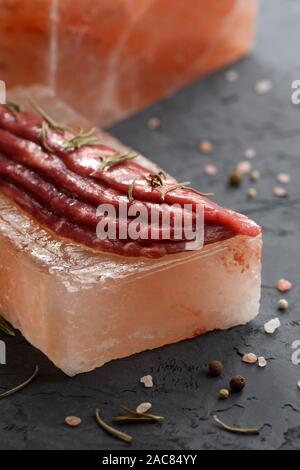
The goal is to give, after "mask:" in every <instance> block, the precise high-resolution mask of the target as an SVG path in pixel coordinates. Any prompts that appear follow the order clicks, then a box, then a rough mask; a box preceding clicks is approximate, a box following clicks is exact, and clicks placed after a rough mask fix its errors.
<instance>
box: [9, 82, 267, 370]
mask: <svg viewBox="0 0 300 470" xmlns="http://www.w3.org/2000/svg"><path fill="white" fill-rule="evenodd" d="M28 97H31V98H33V99H35V100H36V101H38V102H39V103H40V104H41V106H42V107H43V108H44V109H45V110H46V111H47V112H49V114H51V115H52V116H53V117H54V118H55V119H57V120H60V121H63V122H66V123H68V122H69V123H75V122H77V123H78V124H81V125H82V126H83V127H85V126H86V121H85V120H82V119H81V118H80V116H79V115H78V114H77V113H74V112H73V111H72V109H70V108H69V107H68V106H65V105H64V104H63V103H62V102H60V101H59V100H57V99H56V98H55V97H54V96H53V95H52V94H51V93H49V92H48V91H47V90H46V89H39V88H36V87H35V88H33V89H30V90H28V89H21V88H19V89H17V90H15V91H14V92H13V93H9V99H11V100H13V101H16V102H18V103H26V102H27V100H28ZM103 140H105V141H107V142H108V143H109V144H112V145H114V146H115V147H118V148H120V146H121V144H120V143H118V142H117V141H116V140H112V138H111V137H110V136H108V135H107V134H105V133H103ZM144 165H148V167H149V169H150V168H151V165H152V164H151V163H150V162H149V160H147V159H144ZM261 247H262V239H261V235H260V234H259V235H257V236H255V237H250V236H244V235H243V236H242V235H239V236H233V237H231V238H230V239H228V240H225V241H221V242H216V243H212V244H210V245H207V246H204V248H203V249H201V250H195V251H190V252H183V253H178V254H176V255H168V256H164V257H162V258H159V259H155V260H154V259H146V258H143V257H138V258H127V257H125V256H117V255H114V254H111V253H106V252H95V251H93V250H90V249H88V248H86V247H84V246H81V245H77V244H76V243H73V242H70V241H68V240H66V239H61V238H57V237H55V236H54V235H53V234H52V233H51V232H49V231H48V230H47V229H45V228H43V227H41V226H40V225H39V224H38V223H37V222H36V221H35V220H34V219H32V218H31V217H30V216H28V215H26V214H25V213H24V212H23V211H21V210H20V209H19V208H18V207H17V206H16V205H15V204H14V203H12V202H11V201H10V200H9V199H7V198H6V197H4V196H2V195H1V196H0V308H1V311H2V312H3V315H4V317H5V318H6V319H7V320H8V321H9V322H11V323H12V324H13V326H14V327H16V328H18V329H20V330H21V332H22V334H23V335H24V336H25V338H27V339H28V341H30V342H31V343H32V344H33V345H34V346H35V347H37V348H39V349H40V350H41V351H43V352H44V353H45V354H46V355H47V356H48V357H49V358H50V359H51V361H53V362H54V363H55V364H56V365H57V366H58V367H59V368H61V369H62V370H63V371H64V372H65V373H66V374H68V375H75V374H78V373H81V372H87V371H89V370H92V369H94V368H95V367H99V366H101V365H103V364H104V363H106V362H108V361H111V360H112V359H117V358H122V357H127V356H129V355H131V354H135V353H138V352H141V351H144V350H148V349H153V348H157V347H160V346H163V345H166V344H170V343H175V342H177V341H180V340H184V339H188V338H192V337H195V336H198V335H200V334H203V333H205V332H208V331H212V330H215V329H226V328H231V327H233V326H236V325H240V324H245V323H247V322H249V321H250V320H252V319H253V318H255V317H256V315H257V313H258V310H259V302H260V285H261Z"/></svg>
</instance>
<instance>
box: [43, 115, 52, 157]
mask: <svg viewBox="0 0 300 470" xmlns="http://www.w3.org/2000/svg"><path fill="white" fill-rule="evenodd" d="M48 129H49V126H48V124H47V123H46V122H43V124H42V129H41V141H42V144H43V146H44V147H45V149H47V150H48V151H49V152H52V148H51V147H50V145H49V144H48V141H47V133H48Z"/></svg>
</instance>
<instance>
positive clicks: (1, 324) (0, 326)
mask: <svg viewBox="0 0 300 470" xmlns="http://www.w3.org/2000/svg"><path fill="white" fill-rule="evenodd" d="M0 330H1V331H3V333H6V334H7V335H9V336H16V333H15V332H14V330H13V329H12V327H11V326H10V325H9V324H8V323H7V322H6V321H5V320H4V318H2V317H1V316H0Z"/></svg>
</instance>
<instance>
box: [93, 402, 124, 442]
mask: <svg viewBox="0 0 300 470" xmlns="http://www.w3.org/2000/svg"><path fill="white" fill-rule="evenodd" d="M96 419H97V422H98V424H99V426H100V427H101V428H102V429H104V431H106V432H107V433H108V434H111V435H112V436H114V437H116V438H118V439H120V440H121V441H124V442H127V443H128V444H131V443H132V437H131V436H129V434H125V433H124V432H122V431H119V430H118V429H115V428H113V427H112V426H110V425H109V424H107V423H106V422H105V421H103V419H102V418H101V416H100V410H99V408H97V409H96Z"/></svg>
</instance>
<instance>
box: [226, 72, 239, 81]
mask: <svg viewBox="0 0 300 470" xmlns="http://www.w3.org/2000/svg"><path fill="white" fill-rule="evenodd" d="M225 78H226V80H227V81H228V82H230V83H234V82H236V81H237V80H238V79H239V73H238V72H237V71H236V70H234V69H231V70H227V72H226V74H225Z"/></svg>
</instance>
